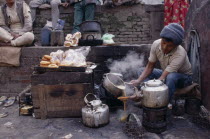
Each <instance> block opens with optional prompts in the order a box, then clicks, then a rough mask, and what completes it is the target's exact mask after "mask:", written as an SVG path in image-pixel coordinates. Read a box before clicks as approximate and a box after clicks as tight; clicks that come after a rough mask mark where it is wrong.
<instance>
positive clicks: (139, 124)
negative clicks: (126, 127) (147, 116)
mask: <svg viewBox="0 0 210 139" xmlns="http://www.w3.org/2000/svg"><path fill="white" fill-rule="evenodd" d="M132 117H133V118H132ZM131 118H132V119H135V121H136V123H137V124H138V126H139V127H142V124H141V120H140V119H139V118H138V116H137V115H136V114H135V113H130V114H129V115H128V117H127V122H129V121H130V120H131Z"/></svg>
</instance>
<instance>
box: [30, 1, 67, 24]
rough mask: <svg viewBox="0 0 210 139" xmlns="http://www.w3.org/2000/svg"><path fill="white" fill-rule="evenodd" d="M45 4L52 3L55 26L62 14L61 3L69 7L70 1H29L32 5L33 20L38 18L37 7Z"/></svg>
mask: <svg viewBox="0 0 210 139" xmlns="http://www.w3.org/2000/svg"><path fill="white" fill-rule="evenodd" d="M43 4H50V5H51V17H52V26H53V28H55V27H56V24H57V21H58V19H59V16H60V12H59V5H61V6H63V7H68V5H69V3H68V2H67V0H32V1H31V2H30V3H29V6H30V7H31V15H32V20H33V22H34V21H35V19H36V8H38V7H39V6H41V5H43Z"/></svg>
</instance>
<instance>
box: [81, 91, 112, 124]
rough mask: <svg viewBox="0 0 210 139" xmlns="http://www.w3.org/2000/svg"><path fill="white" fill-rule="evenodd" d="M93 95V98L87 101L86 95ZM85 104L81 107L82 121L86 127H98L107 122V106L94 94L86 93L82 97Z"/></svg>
mask: <svg viewBox="0 0 210 139" xmlns="http://www.w3.org/2000/svg"><path fill="white" fill-rule="evenodd" d="M88 95H93V96H94V97H95V100H92V101H88V100H87V96H88ZM84 101H85V103H86V104H87V105H86V106H85V107H83V108H82V122H83V124H84V125H86V126H88V127H100V126H103V125H106V124H108V123H109V107H108V106H107V105H106V104H103V103H102V102H101V100H99V99H98V98H97V97H96V96H95V95H94V94H91V93H88V94H87V95H86V96H85V98H84Z"/></svg>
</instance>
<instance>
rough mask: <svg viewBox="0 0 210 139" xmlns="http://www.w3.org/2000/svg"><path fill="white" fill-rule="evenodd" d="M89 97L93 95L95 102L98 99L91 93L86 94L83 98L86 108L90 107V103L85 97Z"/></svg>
mask: <svg viewBox="0 0 210 139" xmlns="http://www.w3.org/2000/svg"><path fill="white" fill-rule="evenodd" d="M89 95H93V96H94V97H95V99H96V100H97V99H98V97H97V96H96V95H94V94H92V93H88V94H87V95H86V96H85V97H84V101H85V103H86V104H87V105H88V106H91V105H90V101H88V99H87V96H89Z"/></svg>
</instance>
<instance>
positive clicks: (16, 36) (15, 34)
mask: <svg viewBox="0 0 210 139" xmlns="http://www.w3.org/2000/svg"><path fill="white" fill-rule="evenodd" d="M11 35H12V36H13V37H14V38H13V40H15V39H17V38H18V37H20V36H21V35H19V34H17V33H14V32H11Z"/></svg>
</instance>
